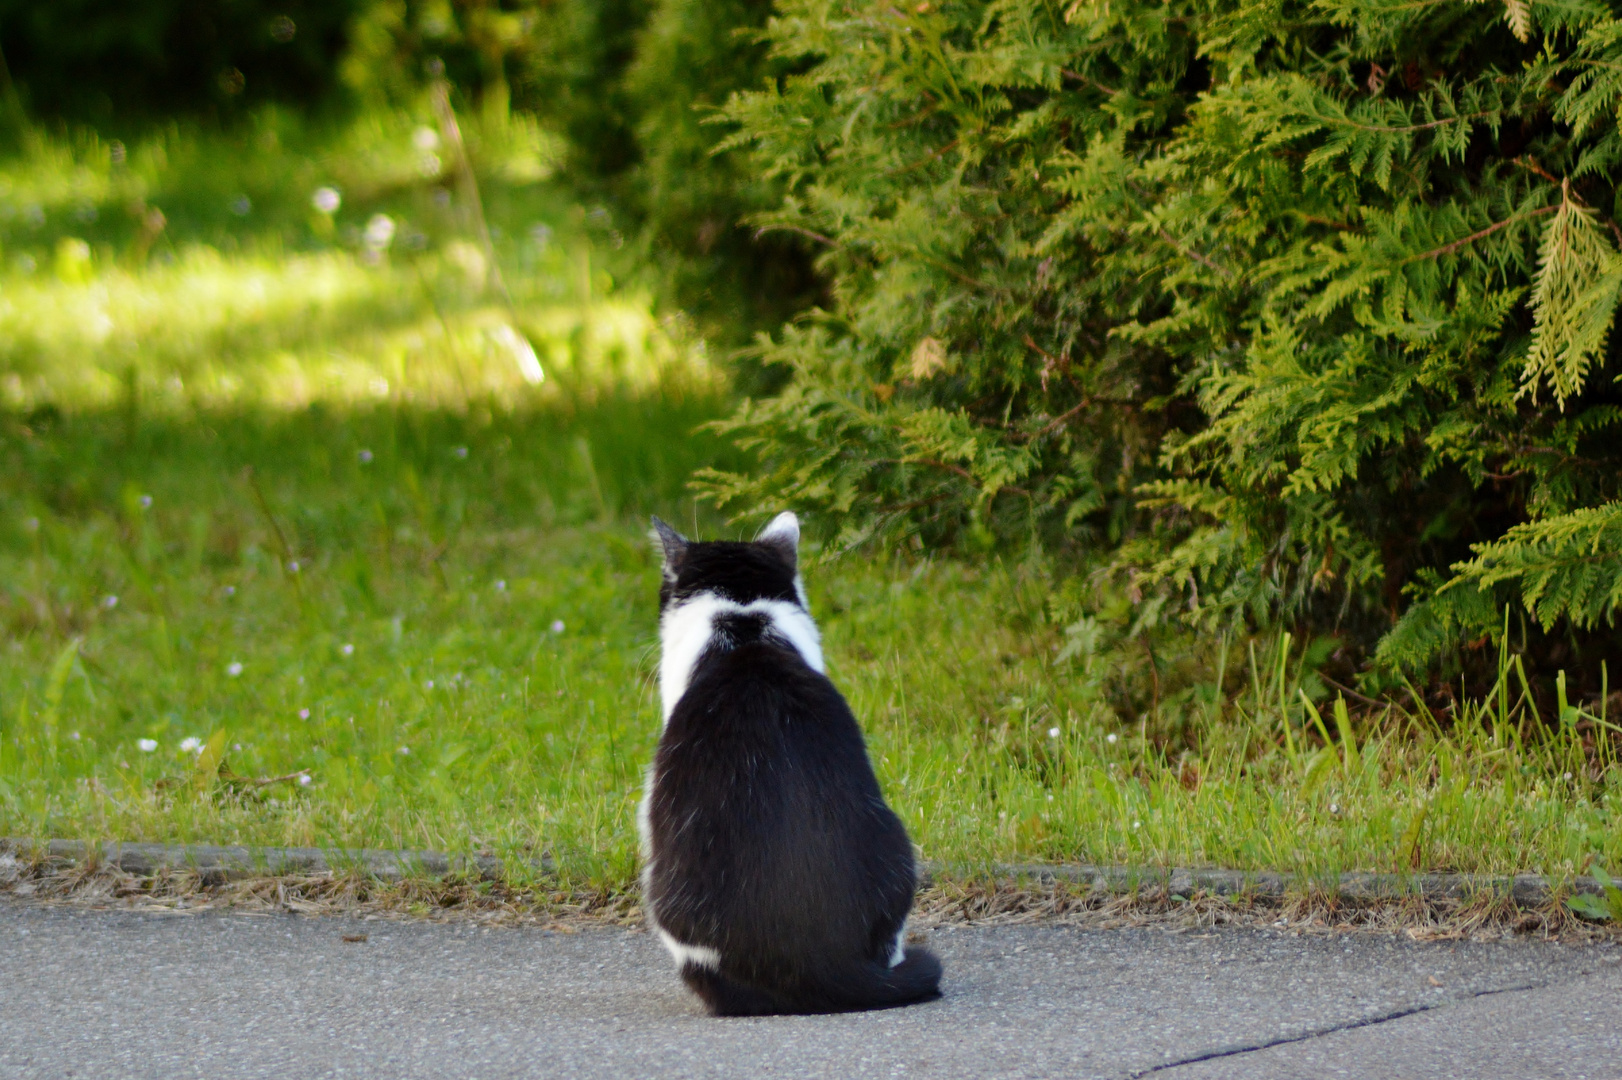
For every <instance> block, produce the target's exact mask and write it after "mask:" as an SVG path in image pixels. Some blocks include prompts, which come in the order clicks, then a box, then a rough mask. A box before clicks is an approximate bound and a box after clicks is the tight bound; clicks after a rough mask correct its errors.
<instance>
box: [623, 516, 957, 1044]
mask: <svg viewBox="0 0 1622 1080" xmlns="http://www.w3.org/2000/svg"><path fill="white" fill-rule="evenodd" d="M653 527H654V531H655V533H656V534H657V535H658V539H659V542H660V544H661V546H662V547H663V549H664V582H663V584H662V585H661V587H660V589H659V612H660V617H659V637H660V643H661V646H662V649H663V653H662V656H661V659H660V664H659V690H660V694H661V696H662V697H663V699H664V718H665V726H664V733H663V735H662V736H661V737H660V739H659V749H658V751H657V753H656V754H655V756H654V760H653V766H652V768H650V769H649V771H648V783H647V792H646V795H645V796H644V797H643V800H642V808H641V811H640V813H639V821H638V824H639V826H640V828H641V832H642V848H643V859H644V865H643V871H642V890H643V907H644V910H645V911H646V913H647V915H648V918H649V920H650V922H651V923H652V925H653V926H654V928H655V929H656V930H657V931H658V933H659V936H660V938H661V939H662V940H663V941H664V943H665V946H666V947H667V948H669V950H670V952H671V954H672V955H673V956H674V957H675V958H676V963H677V965H678V966H679V967H680V969H681V977H682V979H683V980H684V981H685V982H686V983H687V985H688V986H689V987H690V988H691V989H692V990H693V992H694V993H696V994H698V996H699V997H700V998H702V999H703V1000H704V1003H705V1004H706V1005H708V1006H709V1008H710V1011H711V1012H713V1013H715V1014H717V1015H719V1016H752V1015H762V1014H768V1013H825V1012H845V1011H850V1010H855V1009H878V1008H886V1007H889V1006H893V1005H906V1004H909V1003H911V1002H915V1001H928V1000H930V999H933V998H936V997H938V996H940V990H939V985H940V977H941V965H940V961H939V960H937V959H936V958H935V957H934V955H932V954H931V953H929V952H928V951H926V950H924V949H920V948H916V947H908V946H907V945H906V944H905V943H904V940H903V939H904V938H905V935H906V921H907V913H908V911H910V910H911V908H912V900H913V891H914V889H915V888H916V885H917V877H916V870H915V867H914V865H913V854H912V843H911V841H910V840H909V839H908V838H907V831H906V829H905V828H904V827H903V826H902V824H901V820H900V819H899V818H898V817H896V815H895V813H894V812H893V811H892V810H891V809H890V808H889V807H888V806H887V805H885V802H884V796H883V795H882V794H881V793H880V791H879V784H878V780H877V778H876V777H875V776H874V775H873V767H872V765H871V764H870V763H869V761H868V758H867V746H866V744H865V743H864V742H863V740H862V732H861V729H860V728H859V727H857V724H856V718H855V717H854V716H852V715H851V711H850V707H849V706H848V705H846V704H845V699H844V698H843V697H841V696H840V693H839V691H838V690H836V689H835V688H834V685H833V683H831V682H829V681H828V678H827V676H826V675H824V674H823V664H822V643H821V638H820V635H819V634H818V633H817V627H816V624H815V623H814V622H812V621H811V615H810V613H809V612H808V611H807V610H806V601H805V587H804V585H803V584H802V582H801V580H800V576H799V573H798V570H797V562H798V550H799V540H800V525H799V521H798V519H796V518H795V516H794V515H793V514H790V513H784V514H779V515H778V516H777V518H776V519H775V520H773V521H772V523H771V524H769V525H767V526H766V528H765V529H764V530H763V531H762V532H761V533H760V535H759V536H757V537H756V538H755V540H754V542H753V543H734V542H726V541H709V542H704V541H689V540H687V539H685V538H683V537H682V536H681V535H680V534H678V533H677V532H676V531H675V530H674V529H672V528H671V527H670V526H668V525H666V524H665V523H664V522H662V521H660V520H659V519H658V518H655V519H654V521H653Z"/></svg>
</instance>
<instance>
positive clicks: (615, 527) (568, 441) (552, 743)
mask: <svg viewBox="0 0 1622 1080" xmlns="http://www.w3.org/2000/svg"><path fill="white" fill-rule="evenodd" d="M721 404H722V403H721V402H720V401H719V400H718V399H717V398H715V397H713V396H709V397H706V396H703V395H700V394H693V393H686V392H682V391H679V390H675V389H669V388H667V389H665V390H651V391H647V392H643V393H641V394H637V395H631V394H620V395H604V396H599V397H598V398H596V399H595V400H593V401H592V402H590V403H589V404H585V403H578V402H563V401H558V402H555V403H552V404H542V405H536V406H533V407H529V408H514V409H511V410H504V409H501V408H499V407H496V406H495V405H493V404H492V405H490V406H487V407H484V408H477V407H476V408H473V409H470V410H467V411H465V412H463V411H456V410H446V409H423V408H409V407H404V406H401V407H386V406H385V407H372V408H366V409H358V410H350V409H336V408H307V409H300V410H272V409H267V408H257V409H247V408H244V409H239V410H235V411H217V412H216V411H202V412H198V413H196V414H193V415H187V416H183V417H177V418H163V417H147V418H144V419H142V420H140V421H139V423H138V424H137V426H136V427H135V429H134V434H133V437H132V436H131V432H130V429H129V425H128V423H127V417H126V416H124V415H122V414H120V413H119V412H117V411H110V412H88V413H77V412H71V413H70V412H63V413H57V414H52V413H48V412H47V413H41V414H37V415H35V416H34V417H32V418H31V419H29V418H24V417H21V416H18V415H15V414H13V415H11V416H8V417H7V418H6V419H5V422H4V426H3V435H0V438H3V447H4V450H3V459H4V464H5V469H4V475H5V479H4V481H3V483H0V491H3V496H0V498H3V503H0V514H3V520H4V530H3V533H0V582H3V587H0V596H3V600H0V618H3V620H4V626H5V631H6V638H7V645H6V648H5V650H4V652H3V653H0V831H3V832H5V833H10V834H25V835H35V836H39V835H50V836H83V837H116V838H119V839H125V840H165V841H207V842H232V843H260V844H299V845H305V844H314V845H334V846H345V847H349V846H371V847H408V848H435V849H448V850H452V851H468V850H478V849H489V850H495V851H498V852H504V853H508V854H523V853H533V852H536V851H542V850H544V851H547V852H550V853H551V854H553V855H554V856H555V857H557V858H558V859H559V860H560V862H561V863H562V865H563V866H564V867H565V869H566V870H567V871H568V872H569V873H570V874H571V875H577V876H580V877H582V878H589V879H592V880H597V881H602V882H606V883H610V884H624V883H626V882H628V881H629V880H630V879H631V877H632V875H633V873H634V861H635V838H634V823H633V822H634V809H635V803H636V799H637V797H638V793H639V787H640V780H641V771H642V768H643V765H644V763H645V762H646V761H647V759H648V757H649V756H650V754H651V752H652V748H653V743H654V740H655V738H656V732H657V729H658V712H657V703H656V693H655V690H654V687H653V683H652V673H653V667H654V659H655V645H656V641H655V632H654V629H655V628H654V622H655V590H656V587H657V577H658V571H657V565H656V562H655V560H654V557H653V554H652V552H651V549H650V547H649V545H648V543H647V542H646V540H645V538H644V536H643V525H642V522H643V520H644V519H643V517H642V515H643V513H645V512H646V511H649V510H656V511H658V512H660V513H663V514H666V515H670V516H672V517H677V518H680V519H682V520H686V521H689V522H691V521H692V520H693V514H694V508H693V506H692V504H691V503H690V502H688V501H686V500H685V498H684V496H683V480H684V478H685V476H686V474H687V472H688V471H689V470H690V469H691V468H692V467H694V466H695V465H697V464H700V463H704V462H708V461H713V460H715V459H716V458H717V457H718V456H720V455H723V454H725V453H726V452H727V451H726V450H725V448H724V447H721V446H719V445H717V444H715V443H714V442H711V441H709V440H708V439H706V438H705V437H703V436H702V435H700V436H695V435H693V429H694V428H695V427H696V425H697V424H698V423H699V422H700V421H701V420H703V419H704V418H705V417H707V416H710V415H714V414H715V412H716V411H717V410H718V409H719V408H720V407H721ZM464 448H465V450H466V455H465V456H462V450H463V449H464ZM363 450H368V451H370V452H371V460H370V461H369V462H364V463H363V462H362V461H361V452H362V451H363ZM249 469H251V470H252V472H251V473H250V472H248V470H249ZM261 494H262V495H263V505H261V503H260V495H261ZM148 498H149V499H150V504H148V503H147V501H146V500H147V499H148ZM36 522H37V524H36ZM699 524H700V527H701V529H702V530H704V531H713V530H714V529H715V528H716V526H715V523H714V522H711V521H707V520H704V519H702V518H701V519H700V522H699ZM284 545H285V546H284ZM295 561H296V562H297V563H298V570H297V571H296V572H293V571H291V570H290V567H291V565H292V563H293V562H295ZM1042 582H1043V579H1042V578H1041V577H1040V575H1039V574H1036V573H1034V572H1030V571H1024V570H1021V569H1019V568H1017V567H1003V566H989V567H981V568H974V567H969V566H965V565H961V564H957V563H936V562H929V561H919V562H912V563H908V562H866V561H861V560H856V559H847V560H844V561H841V562H838V563H835V564H833V565H827V566H816V565H813V566H812V567H811V569H810V589H811V596H812V603H813V607H814V610H815V612H816V613H817V615H818V616H819V617H820V619H821V621H822V625H823V627H824V630H825V633H826V635H827V641H828V652H829V656H830V670H831V672H832V674H833V675H834V677H835V678H836V679H837V680H838V682H839V683H840V684H841V686H842V687H843V688H844V689H845V691H846V693H847V694H848V695H849V697H850V699H851V701H852V704H853V705H854V707H855V708H856V711H857V713H858V715H859V716H860V717H861V718H862V720H863V722H864V724H865V725H866V728H867V731H868V734H869V738H870V740H871V747H872V753H873V757H874V760H875V763H876V765H877V768H878V771H879V774H880V778H881V781H882V782H883V784H884V787H885V790H886V792H887V793H888V795H889V797H890V798H891V800H892V801H893V802H894V803H895V804H896V806H897V808H898V809H899V810H900V812H901V813H902V815H903V816H904V818H905V819H906V820H907V823H908V825H909V827H910V828H911V829H912V831H913V834H914V836H915V838H916V839H917V841H918V842H919V843H920V844H921V846H922V848H923V851H924V853H925V855H926V856H928V857H932V858H936V859H942V860H946V861H949V862H958V863H963V864H968V865H977V864H983V863H985V862H988V861H1076V860H1080V861H1088V862H1124V863H1133V864H1140V865H1162V864H1179V865H1187V864H1220V865H1228V866H1238V867H1245V868H1285V869H1299V870H1304V871H1307V872H1311V873H1330V872H1335V871H1339V870H1342V869H1379V870H1390V869H1408V868H1413V869H1425V870H1430V869H1458V870H1480V871H1496V872H1508V871H1517V870H1539V871H1543V872H1546V873H1553V874H1556V875H1561V874H1569V873H1573V872H1576V871H1577V870H1579V869H1580V868H1581V867H1582V865H1583V863H1584V860H1585V859H1586V858H1588V857H1589V856H1590V855H1594V854H1597V855H1599V857H1600V860H1601V862H1602V864H1606V865H1617V864H1619V863H1622V859H1619V858H1618V856H1622V844H1619V841H1618V836H1617V831H1616V830H1615V828H1614V825H1613V822H1614V820H1615V818H1614V814H1615V810H1616V807H1617V802H1618V797H1619V792H1618V789H1617V786H1616V783H1615V780H1614V777H1615V773H1614V771H1606V772H1603V773H1596V772H1595V768H1594V765H1593V763H1591V762H1589V761H1587V759H1585V758H1584V756H1583V755H1582V753H1581V747H1580V746H1578V745H1577V744H1575V743H1568V742H1562V740H1561V739H1560V738H1559V736H1558V734H1556V735H1555V736H1552V737H1550V736H1546V735H1542V734H1537V733H1535V732H1534V729H1533V728H1532V726H1531V724H1530V722H1529V717H1528V716H1526V715H1524V709H1523V710H1522V715H1519V716H1517V715H1514V714H1511V715H1510V716H1509V717H1508V721H1507V722H1504V723H1500V724H1499V725H1498V726H1497V730H1496V731H1495V729H1494V725H1493V723H1492V717H1488V718H1486V720H1485V721H1483V722H1481V723H1474V724H1466V723H1456V724H1454V725H1452V726H1451V728H1450V729H1449V730H1448V732H1446V733H1444V731H1443V730H1442V729H1441V728H1439V727H1433V726H1431V725H1427V724H1425V723H1423V722H1414V723H1412V724H1408V725H1403V724H1401V723H1399V722H1396V721H1386V722H1384V723H1382V724H1380V725H1378V726H1377V727H1376V728H1374V729H1373V730H1372V731H1371V730H1370V729H1369V726H1368V725H1369V720H1368V718H1364V719H1363V720H1361V721H1360V722H1359V726H1360V728H1361V730H1357V731H1356V732H1355V733H1354V736H1353V739H1352V740H1348V741H1344V742H1337V743H1335V744H1334V745H1335V746H1336V747H1338V748H1337V749H1329V750H1327V751H1322V750H1319V746H1320V745H1321V744H1323V743H1324V742H1325V740H1324V738H1323V736H1322V735H1320V734H1318V733H1317V731H1316V728H1315V727H1307V726H1303V724H1302V719H1303V717H1302V713H1303V711H1304V710H1302V709H1301V708H1299V707H1294V703H1292V702H1290V701H1289V700H1288V699H1289V691H1288V688H1287V689H1286V691H1285V694H1284V703H1285V705H1286V706H1287V710H1288V711H1287V715H1288V716H1289V717H1290V725H1289V730H1290V731H1291V733H1292V735H1291V743H1290V745H1289V746H1286V745H1285V742H1284V739H1283V732H1284V730H1285V728H1284V726H1283V725H1282V724H1281V723H1280V722H1279V719H1278V717H1279V715H1280V712H1279V710H1278V708H1277V701H1278V695H1277V694H1276V693H1273V692H1272V690H1271V687H1272V686H1273V683H1274V679H1273V678H1272V677H1270V675H1269V674H1268V673H1267V671H1263V672H1262V673H1261V674H1260V677H1259V680H1258V681H1259V682H1260V683H1261V684H1263V690H1262V692H1261V694H1260V697H1257V696H1256V695H1254V694H1252V695H1250V696H1249V697H1247V698H1246V699H1245V700H1243V701H1241V703H1240V705H1239V706H1238V707H1232V706H1230V707H1229V708H1228V710H1227V712H1226V716H1225V718H1223V719H1217V718H1216V717H1215V715H1214V711H1213V716H1212V719H1211V722H1210V723H1209V724H1208V725H1206V726H1205V727H1204V729H1203V730H1202V731H1201V732H1200V733H1199V734H1200V739H1201V741H1200V745H1199V747H1198V750H1197V752H1196V751H1195V750H1192V749H1189V750H1186V751H1185V752H1184V753H1183V754H1182V755H1181V756H1180V757H1174V758H1168V756H1167V754H1166V753H1165V752H1163V751H1162V750H1161V749H1160V748H1158V747H1157V746H1156V745H1155V744H1154V743H1153V742H1152V741H1151V742H1148V743H1145V741H1144V740H1143V739H1142V738H1140V735H1139V732H1140V727H1139V725H1137V724H1133V723H1130V722H1129V721H1123V718H1120V717H1117V716H1115V715H1114V714H1113V713H1112V712H1111V711H1110V710H1109V708H1108V706H1107V704H1105V698H1104V695H1103V694H1102V692H1101V691H1100V690H1099V689H1098V687H1097V685H1096V684H1095V682H1094V681H1093V680H1092V679H1091V678H1090V677H1089V676H1088V675H1087V674H1086V673H1085V672H1084V671H1083V670H1082V669H1081V668H1079V667H1077V666H1076V665H1074V663H1073V662H1071V661H1064V662H1059V661H1058V660H1057V659H1056V656H1057V647H1058V644H1059V642H1058V635H1057V634H1056V633H1055V631H1054V630H1053V629H1052V628H1051V627H1050V626H1049V625H1048V624H1047V621H1046V620H1045V619H1044V618H1043V617H1042V615H1041V611H1042V603H1041V602H1042V596H1041V590H1042ZM115 596H116V597H117V602H116V605H112V606H110V605H111V601H110V599H109V598H111V597H115ZM350 647H352V649H351V648H350ZM1260 663H1261V666H1262V667H1263V668H1268V669H1269V670H1270V667H1269V665H1267V664H1266V662H1265V661H1262V662H1260ZM238 664H240V665H241V667H240V669H238V668H236V667H235V666H234V665H238ZM234 672H238V673H235V674H234ZM1286 682H1287V683H1291V685H1293V680H1290V679H1288V678H1286ZM1514 696H1515V697H1518V696H1519V695H1518V694H1517V695H1514ZM306 710H307V711H308V715H307V716H306V715H305V711H306ZM1323 718H1324V722H1325V724H1326V726H1328V727H1330V728H1333V726H1334V724H1335V720H1334V718H1333V712H1332V710H1329V709H1327V708H1326V709H1325V710H1324V714H1323ZM1517 720H1519V721H1527V722H1526V723H1522V724H1521V727H1520V730H1519V731H1518V732H1517V728H1516V722H1517ZM1309 723H1310V721H1309ZM1405 728H1406V729H1405ZM1055 729H1056V730H1057V735H1054V734H1052V732H1053V731H1054V730H1055ZM216 737H217V738H219V739H220V742H219V744H218V747H219V748H220V749H221V750H223V756H224V765H223V768H221V767H220V766H219V765H218V762H217V761H216V759H215V758H214V757H212V756H210V755H204V756H203V757H202V762H201V764H202V768H200V767H199V755H197V754H196V753H194V752H189V751H186V750H183V749H182V746H181V744H182V740H184V739H186V738H195V739H197V740H199V741H200V742H201V743H202V744H203V745H205V746H206V745H208V744H209V741H210V740H211V739H212V738H216ZM141 739H150V740H152V741H154V742H156V743H157V747H158V748H157V749H156V750H155V751H152V752H150V753H148V752H143V751H141V750H140V749H139V743H138V740H141ZM1298 742H1299V743H1300V744H1302V745H1297V743H1298ZM1348 746H1355V747H1356V751H1355V753H1347V752H1346V747H1348ZM210 766H212V767H213V768H210ZM216 769H218V771H219V773H220V774H223V775H227V776H241V777H272V776H281V775H287V774H290V773H296V772H299V771H300V770H303V771H306V772H307V773H308V775H309V776H310V783H309V784H308V786H303V785H300V784H299V783H297V782H296V781H287V782H282V783H278V784H272V785H267V786H265V787H264V788H262V789H258V790H257V791H255V792H245V791H243V790H241V788H240V786H233V785H231V784H228V783H222V782H220V781H219V779H218V776H217V775H216V774H215V770H216ZM1568 772H1569V773H1571V776H1570V778H1569V779H1568V778H1567V777H1566V774H1567V773H1568ZM1416 822H1418V825H1417V826H1416Z"/></svg>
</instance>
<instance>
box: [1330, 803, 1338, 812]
mask: <svg viewBox="0 0 1622 1080" xmlns="http://www.w3.org/2000/svg"><path fill="white" fill-rule="evenodd" d="M1329 812H1330V813H1331V814H1338V813H1340V804H1339V803H1330V804H1329Z"/></svg>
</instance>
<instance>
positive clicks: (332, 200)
mask: <svg viewBox="0 0 1622 1080" xmlns="http://www.w3.org/2000/svg"><path fill="white" fill-rule="evenodd" d="M343 201H344V200H343V196H342V195H339V194H338V189H337V188H332V187H318V188H316V189H315V194H314V195H311V196H310V205H311V206H313V207H315V208H316V211H317V212H318V213H322V214H335V213H337V212H338V207H340V206H342V205H343Z"/></svg>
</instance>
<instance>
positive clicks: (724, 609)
mask: <svg viewBox="0 0 1622 1080" xmlns="http://www.w3.org/2000/svg"><path fill="white" fill-rule="evenodd" d="M794 584H795V590H796V591H797V592H798V593H799V594H800V596H801V598H802V602H801V603H798V604H797V603H795V602H794V601H792V600H752V601H750V602H749V603H747V604H740V603H737V602H736V601H733V600H728V599H726V598H725V597H722V596H718V595H717V594H715V593H699V594H698V595H697V596H692V597H689V598H687V599H686V600H684V601H682V602H681V603H680V604H678V605H675V606H672V607H671V608H669V609H668V610H666V611H665V613H664V615H663V617H661V618H660V620H659V646H660V655H659V697H660V699H661V702H662V704H663V706H664V719H665V721H666V722H667V723H668V722H669V720H670V714H671V713H672V712H673V711H674V710H675V708H676V703H677V702H678V701H680V700H681V696H682V695H683V694H685V693H686V692H687V684H688V683H690V682H691V681H692V679H693V669H694V668H695V667H697V666H698V662H699V659H700V658H701V657H703V655H704V653H705V651H706V650H708V649H709V648H710V645H711V643H712V642H713V641H714V640H715V637H716V630H715V620H716V619H717V618H718V617H720V616H723V615H757V616H763V617H764V618H765V619H766V621H767V624H768V625H769V626H770V627H771V630H770V633H771V634H772V636H774V637H777V638H779V639H781V640H783V641H786V642H788V643H789V644H790V645H792V646H793V647H794V650H795V651H796V652H798V653H799V654H800V657H801V658H802V659H803V660H805V662H806V665H807V666H808V667H810V668H811V669H812V670H813V671H816V672H819V673H820V672H822V671H823V670H824V669H823V661H822V635H821V634H820V633H818V631H817V624H816V623H815V622H813V621H812V619H811V615H810V613H809V612H807V611H806V610H805V607H804V605H803V598H804V596H805V590H804V588H803V587H802V586H801V585H800V582H799V579H798V578H796V579H795V582H794Z"/></svg>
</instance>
